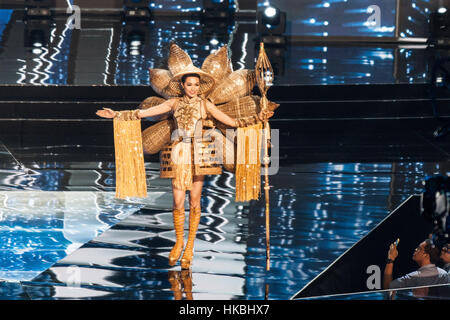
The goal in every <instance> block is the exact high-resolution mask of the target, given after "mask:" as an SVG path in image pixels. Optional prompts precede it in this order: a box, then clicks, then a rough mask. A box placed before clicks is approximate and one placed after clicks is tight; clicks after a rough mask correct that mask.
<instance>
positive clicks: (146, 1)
mask: <svg viewBox="0 0 450 320" xmlns="http://www.w3.org/2000/svg"><path fill="white" fill-rule="evenodd" d="M149 6H150V0H124V2H123V10H124V18H125V19H134V20H148V19H150V9H149Z"/></svg>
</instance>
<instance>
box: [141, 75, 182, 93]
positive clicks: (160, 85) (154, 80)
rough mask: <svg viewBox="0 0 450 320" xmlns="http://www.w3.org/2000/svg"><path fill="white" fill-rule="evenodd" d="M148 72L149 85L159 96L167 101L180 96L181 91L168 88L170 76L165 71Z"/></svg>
mask: <svg viewBox="0 0 450 320" xmlns="http://www.w3.org/2000/svg"><path fill="white" fill-rule="evenodd" d="M149 71H150V85H151V87H152V88H153V90H154V91H155V92H156V93H157V94H159V95H160V96H162V97H164V98H166V99H169V98H172V97H178V96H181V95H182V92H181V90H177V89H176V88H172V86H169V82H170V79H172V74H171V73H170V71H169V70H165V69H149Z"/></svg>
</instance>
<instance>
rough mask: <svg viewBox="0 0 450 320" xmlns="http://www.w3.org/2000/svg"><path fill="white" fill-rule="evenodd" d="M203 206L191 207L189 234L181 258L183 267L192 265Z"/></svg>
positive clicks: (187, 267)
mask: <svg viewBox="0 0 450 320" xmlns="http://www.w3.org/2000/svg"><path fill="white" fill-rule="evenodd" d="M200 216H201V208H200V207H196V208H191V209H190V213H189V236H188V241H187V244H186V248H185V249H184V253H183V257H182V258H181V268H182V269H189V268H190V267H191V263H192V258H193V257H194V241H195V236H196V235H197V229H198V224H199V223H200Z"/></svg>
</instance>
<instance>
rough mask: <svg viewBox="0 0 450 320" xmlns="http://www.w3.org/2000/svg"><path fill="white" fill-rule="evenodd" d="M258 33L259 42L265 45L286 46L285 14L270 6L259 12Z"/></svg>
mask: <svg viewBox="0 0 450 320" xmlns="http://www.w3.org/2000/svg"><path fill="white" fill-rule="evenodd" d="M257 16H258V33H259V36H260V40H261V41H262V42H264V43H265V44H267V45H278V46H284V45H285V44H286V37H285V36H284V33H285V32H286V13H285V12H281V11H280V9H278V8H276V7H272V6H267V7H265V8H264V10H259V11H258V13H257Z"/></svg>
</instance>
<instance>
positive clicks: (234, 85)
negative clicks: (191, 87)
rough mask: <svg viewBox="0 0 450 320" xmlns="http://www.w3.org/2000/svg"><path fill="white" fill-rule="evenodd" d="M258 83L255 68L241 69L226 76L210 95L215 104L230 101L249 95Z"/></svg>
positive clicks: (209, 97)
mask: <svg viewBox="0 0 450 320" xmlns="http://www.w3.org/2000/svg"><path fill="white" fill-rule="evenodd" d="M255 83H256V75H255V71H254V70H247V69H241V70H237V71H234V72H233V73H231V74H229V75H228V76H227V77H226V78H224V79H223V80H222V81H221V82H220V83H219V84H218V85H217V86H216V87H215V88H214V90H213V91H212V92H211V93H210V94H209V95H208V99H210V100H211V101H212V102H213V103H214V104H216V105H218V104H221V103H225V102H229V101H231V100H233V99H235V98H240V97H244V96H247V95H249V94H250V93H251V92H252V90H253V87H254V86H255Z"/></svg>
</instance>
